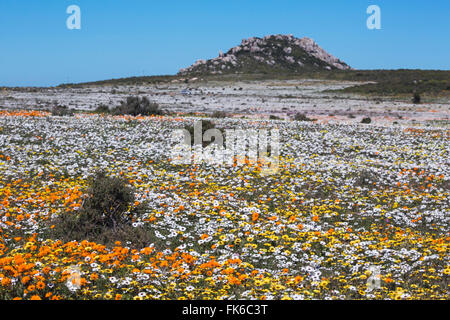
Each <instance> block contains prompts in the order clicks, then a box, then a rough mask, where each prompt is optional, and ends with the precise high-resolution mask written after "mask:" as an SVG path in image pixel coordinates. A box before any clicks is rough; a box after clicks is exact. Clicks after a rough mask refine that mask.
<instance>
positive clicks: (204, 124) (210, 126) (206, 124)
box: [185, 120, 216, 147]
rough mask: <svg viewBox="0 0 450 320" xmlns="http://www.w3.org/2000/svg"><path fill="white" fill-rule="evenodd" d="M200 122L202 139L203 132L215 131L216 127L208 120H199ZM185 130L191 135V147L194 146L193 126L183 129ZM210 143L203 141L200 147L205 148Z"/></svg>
mask: <svg viewBox="0 0 450 320" xmlns="http://www.w3.org/2000/svg"><path fill="white" fill-rule="evenodd" d="M201 121H202V137H203V135H204V134H205V132H206V131H207V130H209V129H215V128H216V126H215V125H214V123H213V122H211V121H209V120H201ZM185 129H186V130H187V131H189V133H190V134H191V145H192V146H193V145H194V126H187V127H185ZM210 143H211V142H206V141H203V142H202V145H203V147H206V146H207V145H209V144H210Z"/></svg>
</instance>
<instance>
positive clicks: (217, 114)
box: [211, 111, 228, 119]
mask: <svg viewBox="0 0 450 320" xmlns="http://www.w3.org/2000/svg"><path fill="white" fill-rule="evenodd" d="M211 117H213V118H219V119H220V118H226V117H228V115H227V113H226V112H224V111H214V112H213V114H212V115H211Z"/></svg>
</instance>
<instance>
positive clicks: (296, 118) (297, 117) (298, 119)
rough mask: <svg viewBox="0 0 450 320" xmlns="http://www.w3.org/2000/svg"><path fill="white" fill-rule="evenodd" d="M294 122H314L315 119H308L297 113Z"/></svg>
mask: <svg viewBox="0 0 450 320" xmlns="http://www.w3.org/2000/svg"><path fill="white" fill-rule="evenodd" d="M294 120H295V121H315V119H311V118H308V117H307V116H306V115H305V114H304V113H297V114H296V115H295V116H294Z"/></svg>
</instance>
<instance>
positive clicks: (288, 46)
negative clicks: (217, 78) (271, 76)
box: [178, 35, 351, 76]
mask: <svg viewBox="0 0 450 320" xmlns="http://www.w3.org/2000/svg"><path fill="white" fill-rule="evenodd" d="M336 69H338V70H348V69H351V68H350V67H349V66H348V65H347V64H346V63H345V62H343V61H341V60H339V59H338V58H336V57H334V56H332V55H331V54H329V53H327V52H326V51H325V50H323V49H322V48H321V47H320V46H319V45H318V44H317V43H315V42H314V40H312V39H310V38H307V37H305V38H301V39H300V38H296V37H294V36H292V35H269V36H265V37H264V38H257V37H253V38H249V39H244V40H242V42H241V44H240V45H238V46H236V47H234V48H231V49H230V50H228V52H226V53H225V54H224V53H222V52H220V53H219V56H218V57H217V58H214V59H210V60H198V61H197V62H195V63H194V64H193V65H192V66H190V67H188V68H185V69H181V70H180V71H179V73H178V75H181V76H186V75H214V74H229V73H243V74H252V73H262V74H265V73H280V72H281V73H294V74H295V73H302V72H306V71H315V70H336Z"/></svg>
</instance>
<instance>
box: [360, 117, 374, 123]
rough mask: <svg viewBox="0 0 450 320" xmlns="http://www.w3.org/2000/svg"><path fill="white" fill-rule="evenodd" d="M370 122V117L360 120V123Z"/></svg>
mask: <svg viewBox="0 0 450 320" xmlns="http://www.w3.org/2000/svg"><path fill="white" fill-rule="evenodd" d="M371 122H372V119H370V118H369V117H367V118H363V119H362V120H361V123H365V124H369V123H371Z"/></svg>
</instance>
